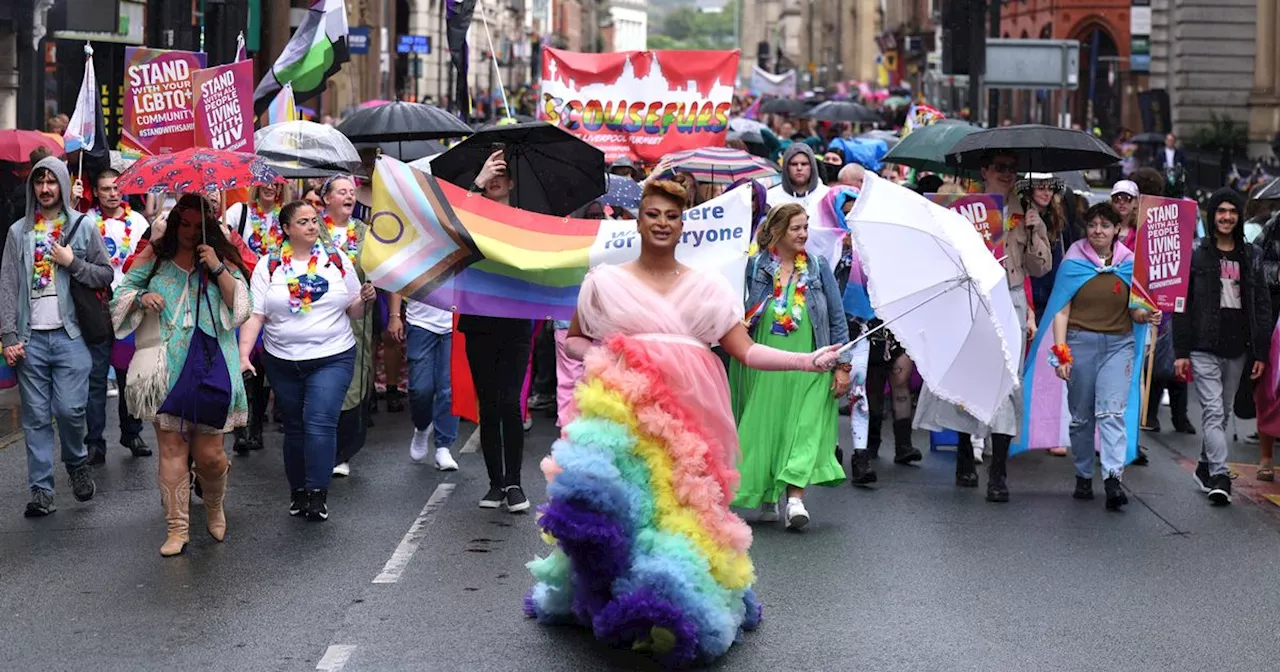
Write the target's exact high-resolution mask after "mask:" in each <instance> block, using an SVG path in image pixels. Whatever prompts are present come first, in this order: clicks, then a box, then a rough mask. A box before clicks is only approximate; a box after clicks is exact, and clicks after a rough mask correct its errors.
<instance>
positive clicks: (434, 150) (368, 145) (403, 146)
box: [354, 140, 448, 163]
mask: <svg viewBox="0 0 1280 672" xmlns="http://www.w3.org/2000/svg"><path fill="white" fill-rule="evenodd" d="M354 144H355V146H356V149H377V150H379V152H380V153H382V154H386V155H387V156H390V157H392V158H396V159H399V160H401V161H404V162H405V163H408V162H410V161H417V160H418V159H421V158H424V157H428V156H435V155H436V154H443V153H444V150H446V149H448V148H447V147H445V146H444V143H442V142H440V141H439V140H410V141H409V142H357V143H354Z"/></svg>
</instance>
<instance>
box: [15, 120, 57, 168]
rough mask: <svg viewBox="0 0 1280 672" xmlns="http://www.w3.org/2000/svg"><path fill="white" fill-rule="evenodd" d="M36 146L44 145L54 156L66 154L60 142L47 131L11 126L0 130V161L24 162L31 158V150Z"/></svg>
mask: <svg viewBox="0 0 1280 672" xmlns="http://www.w3.org/2000/svg"><path fill="white" fill-rule="evenodd" d="M36 147H44V148H45V149H48V150H49V151H50V152H52V153H53V155H54V156H62V155H64V154H66V151H64V150H63V148H62V143H60V142H58V140H57V139H56V138H54V137H53V136H51V135H49V134H47V133H41V132H40V131H21V130H18V129H13V128H11V129H8V130H4V131H0V161H12V162H14V163H26V162H28V161H30V160H31V152H32V150H34V149H35V148H36Z"/></svg>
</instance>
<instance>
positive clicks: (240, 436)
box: [235, 427, 249, 455]
mask: <svg viewBox="0 0 1280 672" xmlns="http://www.w3.org/2000/svg"><path fill="white" fill-rule="evenodd" d="M235 437H236V445H235V451H236V455H247V454H249V431H248V430H247V429H245V428H244V427H236V429H235Z"/></svg>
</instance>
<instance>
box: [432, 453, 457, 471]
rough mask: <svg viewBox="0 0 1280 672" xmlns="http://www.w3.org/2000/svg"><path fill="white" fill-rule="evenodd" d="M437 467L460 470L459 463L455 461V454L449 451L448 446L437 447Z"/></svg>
mask: <svg viewBox="0 0 1280 672" xmlns="http://www.w3.org/2000/svg"><path fill="white" fill-rule="evenodd" d="M436 469H439V470H440V471H457V470H458V463H457V462H456V461H454V459H453V455H451V454H450V453H449V449H448V448H436Z"/></svg>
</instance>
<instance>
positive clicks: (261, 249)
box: [246, 201, 283, 256]
mask: <svg viewBox="0 0 1280 672" xmlns="http://www.w3.org/2000/svg"><path fill="white" fill-rule="evenodd" d="M249 222H250V223H251V224H252V225H253V233H251V234H250V235H249V240H248V241H246V242H248V243H249V249H251V250H253V251H254V252H257V253H258V255H259V256H261V255H264V254H267V253H268V252H270V251H271V250H274V249H276V248H277V247H280V239H281V238H282V237H283V236H281V234H280V231H279V229H278V227H279V222H280V206H278V205H277V206H276V207H275V209H273V210H272V211H271V212H270V213H266V212H263V211H262V206H260V205H258V203H257V201H254V202H253V203H251V204H249ZM264 224H265V226H264Z"/></svg>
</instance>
